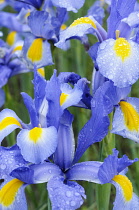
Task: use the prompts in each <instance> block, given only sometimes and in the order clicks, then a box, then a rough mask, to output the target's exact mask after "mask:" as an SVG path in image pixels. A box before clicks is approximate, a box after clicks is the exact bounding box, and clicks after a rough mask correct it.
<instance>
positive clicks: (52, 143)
mask: <svg viewBox="0 0 139 210" xmlns="http://www.w3.org/2000/svg"><path fill="white" fill-rule="evenodd" d="M85 81H86V80H85V79H83V78H81V79H79V81H77V84H75V85H74V88H72V87H71V86H70V85H69V84H68V83H65V82H64V83H62V81H61V82H60V79H59V78H58V77H57V76H56V71H55V72H54V74H53V76H52V77H51V79H50V81H46V80H45V79H44V78H43V77H42V76H41V75H39V74H38V73H37V71H35V77H34V80H33V82H34V97H35V98H34V100H33V99H32V98H31V97H30V96H29V95H28V94H26V93H22V96H23V100H24V103H25V105H26V107H27V109H28V112H29V116H30V123H29V124H25V123H23V122H22V120H21V119H19V118H18V116H17V115H16V113H15V112H14V111H12V110H10V109H4V110H3V111H2V112H1V113H0V121H1V125H2V127H1V128H2V129H1V141H2V140H3V138H4V137H5V136H7V135H8V134H9V133H11V132H12V131H13V130H15V129H16V128H20V129H21V131H20V132H19V134H18V135H17V145H18V146H19V147H20V149H21V153H22V155H23V157H24V159H25V160H27V161H30V162H32V163H40V162H43V161H44V160H45V159H47V158H48V157H49V156H51V155H52V154H53V153H54V152H55V150H56V147H57V129H58V127H59V121H60V117H61V115H62V113H63V111H64V110H65V109H66V108H67V107H69V106H73V105H76V104H78V103H79V102H80V101H81V99H82V95H83V91H84V84H85ZM54 89H55V90H56V91H53V90H54Z"/></svg>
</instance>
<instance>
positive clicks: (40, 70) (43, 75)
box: [37, 68, 45, 77]
mask: <svg viewBox="0 0 139 210" xmlns="http://www.w3.org/2000/svg"><path fill="white" fill-rule="evenodd" d="M37 72H38V73H39V74H40V75H41V76H42V77H45V71H44V68H40V69H37Z"/></svg>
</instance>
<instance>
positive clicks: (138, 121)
mask: <svg viewBox="0 0 139 210" xmlns="http://www.w3.org/2000/svg"><path fill="white" fill-rule="evenodd" d="M119 105H120V107H121V110H122V112H123V115H124V122H125V125H126V127H127V128H128V129H129V130H130V131H139V114H138V112H137V111H136V110H135V108H134V107H133V106H132V105H131V104H130V103H128V102H126V101H121V102H120V103H119Z"/></svg>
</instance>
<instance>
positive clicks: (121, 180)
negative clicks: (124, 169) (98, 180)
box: [112, 175, 133, 201]
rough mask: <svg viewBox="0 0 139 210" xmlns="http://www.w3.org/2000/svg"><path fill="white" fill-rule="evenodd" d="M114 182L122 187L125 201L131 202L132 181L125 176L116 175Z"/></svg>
mask: <svg viewBox="0 0 139 210" xmlns="http://www.w3.org/2000/svg"><path fill="white" fill-rule="evenodd" d="M112 180H113V181H115V182H116V183H118V184H119V185H120V186H121V188H122V191H123V195H124V198H125V200H126V201H130V200H131V199H132V195H133V187H132V183H131V182H130V180H129V179H128V178H127V177H126V176H123V175H116V176H114V178H113V179H112Z"/></svg>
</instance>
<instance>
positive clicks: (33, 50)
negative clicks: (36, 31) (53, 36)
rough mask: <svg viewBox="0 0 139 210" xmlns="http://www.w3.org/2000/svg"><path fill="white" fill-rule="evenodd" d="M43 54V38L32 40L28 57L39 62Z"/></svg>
mask: <svg viewBox="0 0 139 210" xmlns="http://www.w3.org/2000/svg"><path fill="white" fill-rule="evenodd" d="M42 56H43V39H42V38H38V39H34V41H33V42H32V44H31V46H30V47H29V49H28V52H27V57H28V58H29V59H30V60H31V61H32V62H37V61H40V60H41V59H42Z"/></svg>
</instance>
